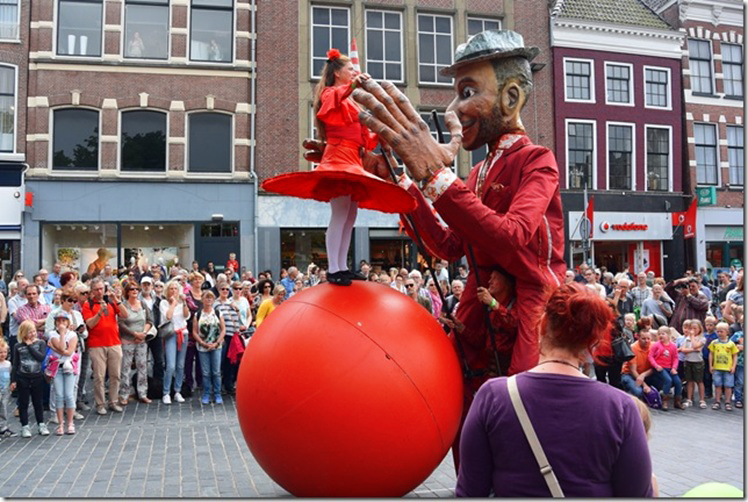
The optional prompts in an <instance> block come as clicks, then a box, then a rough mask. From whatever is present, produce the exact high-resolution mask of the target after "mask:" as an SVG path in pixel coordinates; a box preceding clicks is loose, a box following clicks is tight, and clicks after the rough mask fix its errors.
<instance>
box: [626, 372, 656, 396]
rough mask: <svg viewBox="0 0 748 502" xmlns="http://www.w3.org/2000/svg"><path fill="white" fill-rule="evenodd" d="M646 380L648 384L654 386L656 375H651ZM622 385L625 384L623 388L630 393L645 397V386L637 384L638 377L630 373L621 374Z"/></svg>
mask: <svg viewBox="0 0 748 502" xmlns="http://www.w3.org/2000/svg"><path fill="white" fill-rule="evenodd" d="M644 381H645V382H646V383H647V385H649V386H652V385H654V376H653V375H649V376H648V377H647V378H645V379H644ZM621 385H622V386H623V390H625V391H626V392H628V393H629V394H631V395H633V396H636V397H637V398H639V399H642V398H643V397H644V386H643V385H636V379H635V378H634V377H632V376H631V375H629V374H628V373H623V374H621Z"/></svg>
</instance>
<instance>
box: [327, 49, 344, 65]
mask: <svg viewBox="0 0 748 502" xmlns="http://www.w3.org/2000/svg"><path fill="white" fill-rule="evenodd" d="M340 56H341V54H340V51H339V50H337V49H330V50H329V51H327V62H328V63H331V62H333V61H335V60H336V59H338V58H339V57H340Z"/></svg>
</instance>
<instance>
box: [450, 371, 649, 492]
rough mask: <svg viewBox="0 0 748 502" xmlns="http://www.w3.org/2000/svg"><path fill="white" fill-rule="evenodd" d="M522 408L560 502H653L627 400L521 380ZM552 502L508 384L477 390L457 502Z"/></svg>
mask: <svg viewBox="0 0 748 502" xmlns="http://www.w3.org/2000/svg"><path fill="white" fill-rule="evenodd" d="M517 386H518V387H519V392H520V395H521V396H522V402H523V403H524V405H525V408H526V409H527V414H528V415H529V417H530V420H531V421H532V424H533V427H534V428H535V433H536V434H537V436H538V439H539V440H540V444H541V445H542V446H543V450H544V451H545V455H546V457H548V461H549V462H550V464H551V467H553V471H554V472H555V473H556V477H557V478H558V481H559V484H560V485H561V489H562V490H563V492H564V495H565V496H566V497H651V496H652V462H651V459H650V456H649V447H648V446H647V437H646V434H645V432H644V425H643V424H642V420H641V417H640V416H639V411H638V409H637V408H636V404H635V403H634V401H633V400H632V397H631V396H629V395H628V394H626V393H624V392H622V391H620V390H618V389H615V388H613V387H610V386H609V385H606V384H602V383H600V382H597V381H594V380H590V379H588V378H579V377H573V376H567V375H552V374H541V373H521V374H520V375H519V376H518V377H517ZM491 493H493V494H494V495H496V496H497V497H550V496H551V493H550V490H549V489H548V486H547V485H546V483H545V481H544V479H543V477H542V475H541V474H540V468H539V467H538V464H537V462H536V460H535V457H534V456H533V454H532V450H531V449H530V445H529V443H528V442H527V439H525V434H524V432H523V431H522V427H521V425H520V423H519V419H518V418H517V415H516V414H515V412H514V408H513V407H512V403H511V400H510V399H509V393H508V391H507V386H506V378H495V379H492V380H489V381H488V382H486V383H485V384H483V386H482V387H481V388H480V389H479V390H478V393H477V394H476V396H475V400H474V401H473V404H472V406H471V407H470V411H469V412H468V415H467V418H466V419H465V425H464V428H463V430H462V437H461V439H460V472H459V475H458V477H457V487H456V489H455V495H457V496H458V497H486V496H488V495H490V494H491Z"/></svg>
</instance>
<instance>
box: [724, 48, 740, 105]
mask: <svg viewBox="0 0 748 502" xmlns="http://www.w3.org/2000/svg"><path fill="white" fill-rule="evenodd" d="M722 75H723V76H722V79H723V81H724V84H725V95H727V96H736V97H742V96H743V46H741V45H737V44H722Z"/></svg>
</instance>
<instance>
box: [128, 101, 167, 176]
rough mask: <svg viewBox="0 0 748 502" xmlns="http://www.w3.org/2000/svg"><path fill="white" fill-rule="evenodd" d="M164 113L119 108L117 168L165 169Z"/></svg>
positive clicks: (135, 169) (134, 169)
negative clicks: (118, 165) (119, 130)
mask: <svg viewBox="0 0 748 502" xmlns="http://www.w3.org/2000/svg"><path fill="white" fill-rule="evenodd" d="M166 131H167V129H166V114H165V113H161V112H155V111H149V110H135V111H128V112H122V142H121V143H122V145H121V152H120V153H121V158H120V166H121V167H120V170H121V171H124V172H135V173H142V172H150V173H153V172H156V173H158V172H165V171H166Z"/></svg>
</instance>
